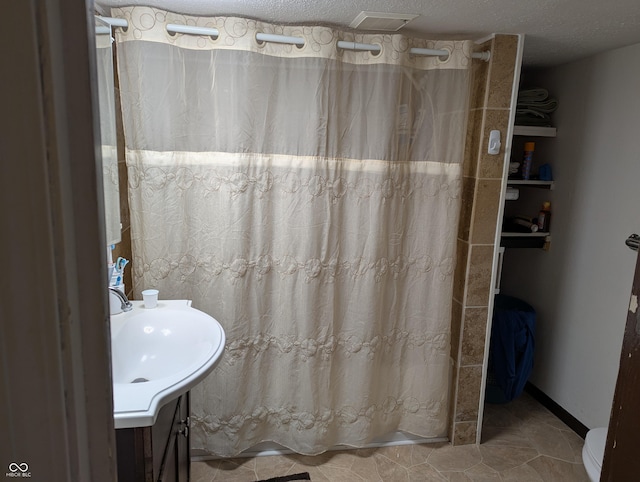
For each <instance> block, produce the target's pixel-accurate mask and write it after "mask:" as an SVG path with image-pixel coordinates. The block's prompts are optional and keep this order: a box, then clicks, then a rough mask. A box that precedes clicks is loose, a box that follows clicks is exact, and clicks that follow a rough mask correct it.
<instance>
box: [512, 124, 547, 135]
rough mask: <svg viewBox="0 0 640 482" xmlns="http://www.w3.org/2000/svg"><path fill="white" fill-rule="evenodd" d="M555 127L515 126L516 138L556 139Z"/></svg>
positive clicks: (514, 133)
mask: <svg viewBox="0 0 640 482" xmlns="http://www.w3.org/2000/svg"><path fill="white" fill-rule="evenodd" d="M556 134H557V131H556V128H555V127H538V126H513V135H514V136H532V137H555V136H556Z"/></svg>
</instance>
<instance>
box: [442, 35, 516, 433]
mask: <svg viewBox="0 0 640 482" xmlns="http://www.w3.org/2000/svg"><path fill="white" fill-rule="evenodd" d="M518 41H519V37H518V36H515V35H496V36H495V38H493V39H491V40H488V41H487V42H485V43H483V44H481V45H478V46H477V47H476V51H484V50H491V60H490V61H489V62H483V61H474V65H473V86H472V92H471V110H470V113H469V124H468V127H467V141H466V148H465V158H464V165H463V176H464V177H463V184H462V186H463V187H462V211H461V215H460V224H459V226H458V246H457V264H456V272H455V277H454V293H453V309H452V336H451V356H452V358H453V360H454V375H453V384H452V393H451V400H452V403H451V405H450V407H451V408H450V411H451V413H450V422H451V425H450V433H449V439H450V440H451V442H452V444H454V445H463V444H473V443H476V440H477V438H478V435H479V430H480V428H479V427H478V423H479V419H480V417H479V410H480V407H481V406H482V404H483V401H482V400H480V394H481V388H482V387H481V385H482V372H483V362H484V358H485V357H484V355H485V342H486V336H487V333H486V332H487V320H488V319H489V316H490V313H489V304H490V299H491V298H490V297H491V293H492V291H493V290H492V286H491V275H492V266H493V253H494V247H495V246H494V243H495V234H496V228H497V224H498V222H499V220H498V213H499V212H500V209H499V207H500V206H499V203H500V193H501V189H502V178H503V169H504V166H505V150H504V146H505V144H507V140H506V135H507V130H508V127H509V117H510V113H511V108H512V106H511V92H512V86H513V82H514V77H515V76H516V73H518V72H519V69H520V65H516V63H517V60H518V55H517V53H518ZM513 107H514V108H515V106H513ZM494 129H497V130H499V131H500V133H501V140H502V147H501V150H500V153H499V155H493V156H492V155H488V154H487V145H488V138H489V131H491V130H494Z"/></svg>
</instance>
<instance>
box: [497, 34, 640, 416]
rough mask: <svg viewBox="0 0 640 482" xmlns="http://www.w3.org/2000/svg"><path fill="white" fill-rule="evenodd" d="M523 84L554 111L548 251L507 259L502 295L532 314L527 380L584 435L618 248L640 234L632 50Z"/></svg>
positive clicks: (609, 349)
mask: <svg viewBox="0 0 640 482" xmlns="http://www.w3.org/2000/svg"><path fill="white" fill-rule="evenodd" d="M523 79H524V80H526V81H528V82H534V81H536V80H537V83H538V84H539V85H541V86H543V87H546V88H547V89H549V91H550V92H551V93H552V94H553V95H554V96H556V97H557V98H558V99H559V102H560V107H559V109H558V111H557V112H556V113H555V114H554V122H555V125H556V126H557V128H558V136H557V138H555V139H551V140H550V141H551V142H550V143H548V146H547V147H548V152H547V155H548V159H547V160H548V162H549V163H551V164H552V166H553V173H554V179H555V189H554V191H552V193H551V194H552V196H553V197H552V219H551V233H552V234H551V247H550V251H548V252H546V251H541V250H535V249H534V250H507V253H506V256H505V264H504V271H503V278H502V290H503V292H504V293H505V294H511V295H514V296H518V297H520V298H522V299H524V300H526V301H528V302H529V303H530V304H532V305H533V306H534V308H535V309H536V311H537V314H538V316H537V329H536V331H537V334H536V354H535V366H534V370H533V374H532V376H531V378H530V381H531V382H532V383H533V384H534V385H535V386H536V387H538V388H539V389H541V390H542V391H543V392H544V393H545V394H547V395H548V396H549V397H551V398H552V399H553V400H554V401H555V402H556V403H558V404H559V405H560V406H562V407H563V408H564V409H565V410H567V411H568V412H569V413H570V414H571V415H573V416H574V417H576V418H577V419H578V420H580V422H582V423H583V424H585V425H586V426H587V427H589V428H593V427H598V426H607V425H608V423H609V414H610V410H611V403H612V400H613V393H614V388H615V383H616V378H617V373H618V365H619V357H620V349H621V345H622V337H623V332H624V326H625V320H626V313H627V307H628V304H629V295H630V292H631V282H632V279H633V270H634V265H635V262H636V253H635V252H633V251H631V250H630V249H629V248H627V247H626V246H625V244H624V241H625V239H626V238H627V236H629V235H630V234H631V233H640V210H639V209H638V208H639V207H640V189H639V188H638V185H639V182H640V156H639V154H638V152H640V150H639V148H638V134H639V133H640V116H639V115H638V113H639V112H640V95H638V79H640V44H636V45H633V46H629V47H625V48H621V49H616V50H612V51H609V52H606V53H602V54H599V55H596V56H593V57H590V58H587V59H584V60H581V61H578V62H573V63H569V64H566V65H563V66H560V67H556V68H553V69H549V70H545V71H543V72H538V73H537V76H536V78H535V79H534V78H531V75H530V74H527V75H523ZM529 79H531V80H529Z"/></svg>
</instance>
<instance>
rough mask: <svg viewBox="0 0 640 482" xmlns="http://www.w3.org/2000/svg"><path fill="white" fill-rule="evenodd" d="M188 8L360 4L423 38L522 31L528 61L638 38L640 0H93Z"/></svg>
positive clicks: (305, 18) (316, 12) (266, 9)
mask: <svg viewBox="0 0 640 482" xmlns="http://www.w3.org/2000/svg"><path fill="white" fill-rule="evenodd" d="M96 3H97V4H98V6H99V8H100V7H102V8H107V10H106V11H105V12H104V13H105V14H108V7H111V6H125V5H147V6H153V7H158V8H162V9H164V10H171V11H174V12H178V13H184V14H190V15H201V16H211V15H237V16H243V17H251V18H256V19H260V20H264V21H268V22H272V23H298V24H302V23H321V24H333V25H337V26H341V27H348V25H349V23H351V21H352V20H353V19H354V18H355V17H356V15H357V14H358V13H360V11H362V10H366V11H373V12H394V13H409V14H419V15H420V17H418V18H416V19H415V20H412V21H411V22H410V23H409V24H407V26H406V27H405V28H404V29H402V30H401V32H402V33H404V34H407V35H415V36H420V37H426V38H443V37H445V38H451V37H455V38H471V39H480V38H483V37H485V36H487V35H489V34H491V33H522V34H525V50H524V64H525V66H530V67H538V66H552V65H558V64H562V63H566V62H570V61H572V60H577V59H579V58H583V57H587V56H589V55H593V54H595V53H598V52H603V51H605V50H609V49H612V48H616V47H622V46H625V45H630V44H634V43H640V2H639V0H609V1H606V0H96Z"/></svg>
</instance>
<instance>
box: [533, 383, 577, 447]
mask: <svg viewBox="0 0 640 482" xmlns="http://www.w3.org/2000/svg"><path fill="white" fill-rule="evenodd" d="M525 391H526V392H527V393H528V394H529V395H531V396H532V397H533V398H534V399H536V400H537V401H538V402H540V404H541V405H542V406H543V407H545V408H546V409H547V410H549V411H550V412H551V413H553V414H554V415H555V416H556V417H558V418H559V419H560V420H561V421H562V422H564V423H565V424H566V425H567V426H568V427H569V428H570V429H571V430H573V431H574V432H575V433H577V434H578V435H579V436H580V437H581V438H583V439H584V438H585V437H586V436H587V432H588V431H589V428H588V427H587V426H586V425H584V424H583V423H582V422H580V420H578V419H577V418H575V417H574V416H573V415H571V414H570V413H569V412H567V411H566V410H565V409H564V408H562V407H561V406H560V405H558V404H557V403H556V402H554V401H553V400H552V399H551V397H549V396H548V395H547V394H546V393H544V392H543V391H542V390H540V389H539V388H538V387H536V386H535V385H532V384H531V382H527V385H526V386H525Z"/></svg>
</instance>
